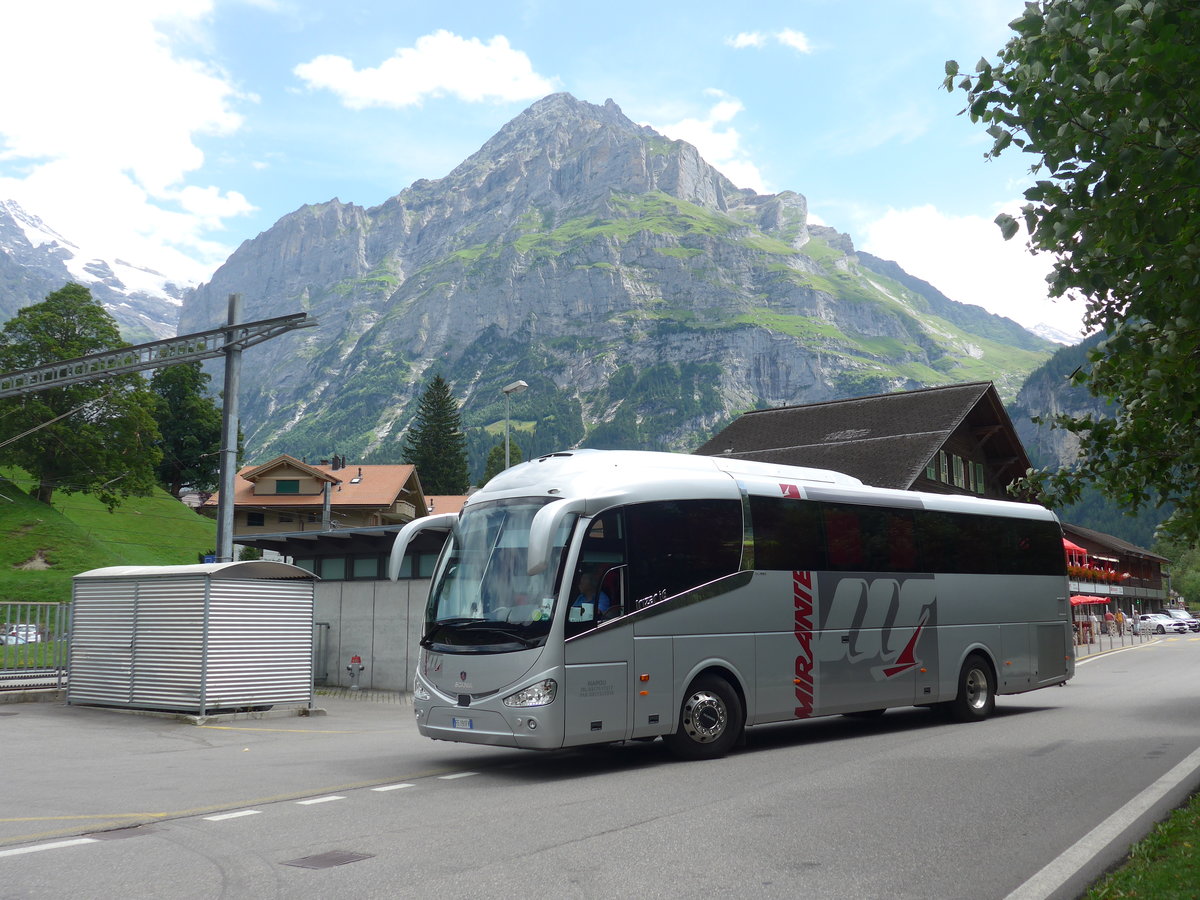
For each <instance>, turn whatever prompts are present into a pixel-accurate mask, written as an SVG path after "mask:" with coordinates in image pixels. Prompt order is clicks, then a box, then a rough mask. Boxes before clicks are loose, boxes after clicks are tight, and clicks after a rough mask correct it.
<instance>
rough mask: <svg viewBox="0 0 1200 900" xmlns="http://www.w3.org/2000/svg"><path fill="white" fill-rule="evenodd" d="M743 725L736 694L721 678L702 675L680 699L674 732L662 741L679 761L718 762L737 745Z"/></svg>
mask: <svg viewBox="0 0 1200 900" xmlns="http://www.w3.org/2000/svg"><path fill="white" fill-rule="evenodd" d="M744 724H745V723H744V721H743V718H742V701H741V698H739V697H738V694H737V691H735V690H734V689H733V687H732V686H731V685H730V684H729V682H728V681H726V680H725V679H724V678H719V677H717V676H716V675H703V676H701V677H700V678H697V679H696V680H695V681H693V682H692V686H691V687H690V688H688V692H687V695H686V696H685V697H684V698H683V705H682V706H681V707H680V710H679V726H678V727H677V728H676V729H675V733H674V734H670V735H667V736H665V737H664V738H663V740H665V741H666V744H667V748H668V749H669V750H670V751H671V752H672V753H674V754H675V755H676V756H679V757H681V758H683V759H718V758H719V757H722V756H724V755H725V754H726V753H728V752H729V751H730V749H731V748H732V747H733V745H734V744H735V743H737V740H738V738H739V737H740V736H741V733H742V729H743V727H744Z"/></svg>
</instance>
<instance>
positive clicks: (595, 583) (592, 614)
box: [566, 509, 629, 637]
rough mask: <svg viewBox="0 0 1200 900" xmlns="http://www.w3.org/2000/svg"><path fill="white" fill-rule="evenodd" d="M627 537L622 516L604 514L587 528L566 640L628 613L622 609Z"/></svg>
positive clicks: (617, 511)
mask: <svg viewBox="0 0 1200 900" xmlns="http://www.w3.org/2000/svg"><path fill="white" fill-rule="evenodd" d="M624 569H625V533H624V522H623V518H622V512H621V510H620V509H611V510H608V511H606V512H604V513H601V514H600V515H599V516H597V517H596V518H595V519H593V520H592V522H591V524H590V525H589V526H588V530H587V535H586V536H585V537H584V539H583V544H582V546H581V547H580V551H579V565H578V567H577V568H576V570H575V574H574V576H573V577H572V580H571V590H570V600H569V602H570V606H569V608H568V610H567V630H566V635H567V637H572V636H573V635H576V634H582V633H583V632H585V631H590V630H592V629H593V628H595V627H596V625H597V624H598V623H600V622H604V621H607V620H608V619H613V618H616V617H617V616H620V615H622V614H623V613H625V612H628V611H629V610H627V609H625V608H624V607H623V606H622V600H623V599H624V591H623V590H622V573H623V571H624Z"/></svg>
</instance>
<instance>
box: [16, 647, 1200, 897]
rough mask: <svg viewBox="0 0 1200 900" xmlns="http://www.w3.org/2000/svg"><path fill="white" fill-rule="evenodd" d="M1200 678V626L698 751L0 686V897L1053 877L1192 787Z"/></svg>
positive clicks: (866, 892)
mask: <svg viewBox="0 0 1200 900" xmlns="http://www.w3.org/2000/svg"><path fill="white" fill-rule="evenodd" d="M1197 684H1200V636H1188V637H1182V636H1181V637H1177V638H1167V639H1164V640H1159V641H1157V642H1154V643H1152V644H1146V645H1142V646H1139V647H1137V648H1136V649H1133V650H1127V651H1123V652H1117V653H1110V654H1104V655H1101V656H1097V657H1094V658H1092V659H1089V660H1087V661H1085V662H1083V663H1081V665H1080V666H1079V671H1078V675H1077V677H1076V678H1075V679H1074V680H1073V681H1072V682H1071V684H1070V685H1068V686H1067V687H1065V688H1050V689H1047V690H1043V691H1038V692H1035V693H1032V694H1026V695H1023V696H1019V697H1006V698H1001V699H1000V701H999V704H998V707H997V714H996V716H994V717H993V718H992V719H990V720H989V721H987V722H983V723H979V724H973V725H954V724H947V723H945V722H943V721H942V720H941V719H940V718H938V717H937V716H936V715H935V714H933V713H931V712H930V711H927V710H916V709H907V710H892V711H889V712H888V713H887V714H886V715H885V716H883V717H882V718H881V719H879V720H876V721H872V722H862V721H858V720H851V719H845V718H831V719H822V720H814V721H811V722H804V723H797V724H794V725H787V726H776V727H771V728H766V729H757V730H755V731H753V732H752V733H751V734H752V737H751V740H750V744H749V747H748V748H747V749H746V750H743V751H741V752H738V753H736V754H734V755H731V756H730V757H728V758H726V759H724V760H719V761H714V762H700V763H680V762H676V761H674V760H672V759H671V758H670V757H668V756H667V755H666V754H665V752H664V751H663V749H662V747H661V744H659V743H655V744H630V745H621V746H616V747H608V748H599V749H592V750H587V751H562V752H555V753H548V754H534V753H530V752H523V751H514V750H501V749H488V748H480V747H472V746H467V745H457V744H443V743H434V742H431V741H428V740H426V739H424V738H421V737H420V736H418V735H417V733H416V729H415V727H414V725H413V723H412V719H411V710H410V709H409V707H408V706H407V705H405V704H396V703H373V702H367V701H361V700H344V699H336V698H332V699H325V700H323V701H322V703H321V705H323V706H326V707H327V709H328V713H329V714H328V715H327V716H325V717H319V718H289V719H267V720H261V721H252V722H236V723H227V724H220V725H205V726H194V725H190V724H185V723H182V722H178V721H174V720H163V719H155V718H148V717H141V716H130V715H125V714H121V713H117V712H113V711H106V710H97V709H86V708H79V707H65V706H62V705H58V704H17V705H6V706H0V735H3V740H2V743H0V748H3V749H2V750H0V753H2V754H3V759H4V766H3V772H4V790H3V792H2V793H0V898H5V900H8V898H41V897H54V898H61V897H95V898H108V897H112V898H141V897H156V898H177V897H197V898H211V897H231V898H238V897H255V898H273V897H281V898H282V897H286V898H288V900H298V898H308V897H314V898H315V897H320V898H327V897H335V896H346V897H353V898H355V900H369V898H377V897H428V896H431V895H437V896H439V897H472V898H477V897H515V896H520V897H629V896H638V897H697V896H700V897H712V896H726V895H734V894H736V895H739V896H744V897H806V898H809V897H811V898H874V897H878V898H885V897H886V898H903V897H912V898H958V897H962V898H972V900H980V898H992V897H994V898H1004V897H1007V896H1009V895H1010V893H1012V892H1017V893H1016V894H1015V895H1014V896H1017V897H1035V896H1055V897H1060V896H1061V897H1070V896H1075V895H1076V894H1077V893H1078V891H1079V890H1080V889H1082V887H1083V886H1085V885H1086V883H1087V882H1088V881H1090V880H1091V879H1092V878H1093V877H1095V876H1096V875H1097V874H1099V872H1100V871H1102V870H1103V869H1104V868H1105V867H1106V866H1107V865H1109V864H1110V863H1112V862H1113V861H1115V860H1116V859H1117V858H1119V857H1120V856H1121V855H1123V853H1124V851H1125V850H1126V849H1127V848H1128V846H1129V844H1130V843H1131V842H1132V841H1133V840H1134V839H1136V838H1137V837H1139V836H1140V835H1141V834H1143V833H1145V831H1146V830H1148V828H1149V827H1150V825H1151V824H1152V823H1153V821H1154V820H1155V819H1156V818H1158V817H1159V816H1161V815H1162V814H1163V813H1164V812H1165V811H1166V810H1167V809H1169V808H1170V806H1171V805H1173V804H1175V803H1178V802H1180V801H1181V800H1182V799H1183V797H1185V796H1186V795H1187V794H1188V792H1189V791H1190V790H1192V789H1194V788H1195V787H1197V786H1200V756H1195V755H1194V754H1196V751H1197V749H1198V748H1200V691H1197V689H1196V685H1197ZM14 713H15V715H14ZM1181 763H1185V765H1184V766H1183V767H1182V768H1183V771H1182V773H1181V772H1180V771H1178V770H1179V768H1180V764H1181ZM1173 770H1176V771H1173ZM1168 775H1169V776H1170V777H1169V778H1168V777H1166V776H1168ZM1064 853H1069V855H1068V856H1067V857H1066V859H1067V860H1068V862H1069V865H1068V866H1067V868H1066V869H1064V868H1063V867H1062V866H1061V864H1059V865H1058V867H1057V868H1055V866H1056V863H1055V861H1056V860H1061V859H1063V856H1062V855H1063V854H1064ZM330 854H334V855H333V856H330ZM1047 865H1049V866H1051V869H1049V870H1046V871H1043V867H1046V866H1047ZM1081 866H1082V867H1081ZM1039 872H1041V874H1040V875H1039ZM1030 879H1034V880H1033V881H1030ZM1023 885H1024V887H1022V886H1023Z"/></svg>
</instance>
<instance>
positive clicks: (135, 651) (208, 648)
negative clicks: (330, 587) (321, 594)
mask: <svg viewBox="0 0 1200 900" xmlns="http://www.w3.org/2000/svg"><path fill="white" fill-rule="evenodd" d="M315 581H316V576H315V575H313V574H312V573H311V572H307V571H305V570H304V569H300V568H297V567H296V566H290V565H287V564H285V563H279V562H263V561H254V562H229V563H204V564H201V565H191V566H112V567H108V568H104V569H92V570H91V571H89V572H83V573H81V574H79V575H76V576H75V579H74V587H73V590H72V598H73V603H72V610H71V643H70V647H71V651H70V658H69V662H68V679H69V680H68V686H67V703H68V704H86V705H102V706H119V707H126V708H133V709H147V710H162V711H169V712H181V713H190V714H193V715H197V716H206V715H213V714H216V713H220V712H239V711H249V710H262V709H267V708H269V707H272V706H275V705H277V704H294V705H299V704H304V705H307V706H311V705H312V699H313V696H312V690H313V678H312V673H313V586H314V583H315Z"/></svg>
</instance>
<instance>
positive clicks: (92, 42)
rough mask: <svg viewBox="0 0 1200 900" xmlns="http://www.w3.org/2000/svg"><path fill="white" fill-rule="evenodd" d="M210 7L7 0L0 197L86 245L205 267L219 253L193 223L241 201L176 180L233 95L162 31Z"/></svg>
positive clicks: (209, 221)
mask: <svg viewBox="0 0 1200 900" xmlns="http://www.w3.org/2000/svg"><path fill="white" fill-rule="evenodd" d="M211 12H212V2H211V0H125V2H122V3H118V4H97V3H94V2H90V0H70V2H60V3H29V4H15V3H13V4H5V6H4V7H3V11H2V12H0V28H2V29H3V30H4V32H5V33H6V34H8V35H10V37H13V38H15V36H17V35H19V36H20V39H11V40H9V41H7V42H6V44H5V52H4V53H3V54H2V55H0V81H2V82H3V83H5V84H8V85H10V86H16V85H21V88H20V89H9V90H5V91H3V92H0V195H3V196H8V197H12V198H13V199H16V200H17V201H18V202H20V203H21V205H22V206H25V207H26V208H27V209H28V210H29V211H30V212H32V213H34V214H36V215H39V216H41V217H42V218H44V219H46V221H47V222H48V223H50V224H51V225H52V226H53V227H55V228H57V229H59V230H60V231H62V232H63V233H64V234H65V235H66V236H67V237H68V238H71V239H72V240H76V241H78V242H80V243H81V244H84V245H86V246H87V247H93V248H96V249H97V250H99V251H101V252H106V253H112V254H114V255H116V254H120V255H121V256H123V257H125V258H127V259H129V260H130V261H131V262H135V263H137V264H140V265H148V266H152V267H155V268H160V269H164V270H165V271H167V274H177V273H178V274H180V277H195V276H196V274H197V273H200V274H201V275H203V274H206V272H207V271H210V270H211V265H212V263H213V262H219V261H220V260H221V259H223V258H224V255H225V253H226V252H227V250H226V249H225V248H221V247H219V245H217V244H215V243H213V242H211V241H208V240H206V239H205V237H204V232H205V231H206V230H207V229H210V228H214V227H220V225H221V223H222V220H223V219H224V218H226V217H228V216H231V215H237V214H238V213H241V212H245V211H247V210H248V209H249V208H250V206H249V203H248V202H247V201H246V200H245V198H244V197H242V196H241V195H240V194H236V193H232V192H231V193H228V194H222V193H221V191H220V190H218V189H217V188H214V187H205V188H200V187H194V186H187V185H185V184H184V181H185V179H186V177H187V176H188V175H189V174H190V173H192V172H194V171H195V170H197V169H199V168H200V167H201V166H202V165H203V163H204V154H203V151H202V150H201V149H200V148H199V147H198V146H197V145H196V142H195V139H196V138H197V137H198V136H200V135H218V136H220V135H228V134H231V133H233V132H234V131H236V130H237V129H238V128H239V127H240V126H241V124H242V118H241V116H240V115H238V114H237V113H236V112H235V111H234V110H233V108H232V102H233V101H234V100H236V99H238V98H239V94H238V92H237V90H236V88H235V87H234V86H233V84H232V83H231V82H230V80H229V78H228V76H226V75H225V74H224V73H223V72H221V71H220V70H218V69H216V68H215V67H213V66H211V65H209V64H207V63H204V62H201V61H198V60H196V59H189V58H185V57H183V56H181V55H179V53H178V52H177V49H176V45H175V43H173V40H172V37H171V36H175V37H179V38H186V37H188V36H189V34H190V33H191V32H192V31H193V30H194V29H196V28H197V27H198V26H200V25H201V23H202V22H203V21H204V20H205V19H206V17H207V16H208V15H210V14H211ZM169 35H171V36H169ZM197 192H199V193H197ZM200 194H202V195H204V196H205V197H207V198H208V200H207V202H206V203H204V204H203V205H204V210H203V212H201V213H200V214H199V215H197V214H196V212H197V206H196V205H197V204H198V202H199V201H198V199H197V197H198V196H199V195H200ZM135 252H140V253H142V254H143V255H141V256H134V253H135ZM181 252H182V253H183V254H184V255H182V256H181ZM197 257H198V258H200V260H201V261H200V262H199V264H198V263H197ZM171 265H175V266H179V267H186V268H187V269H188V271H187V273H186V274H184V273H179V269H178V268H177V269H174V270H167V268H166V267H167V266H171Z"/></svg>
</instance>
